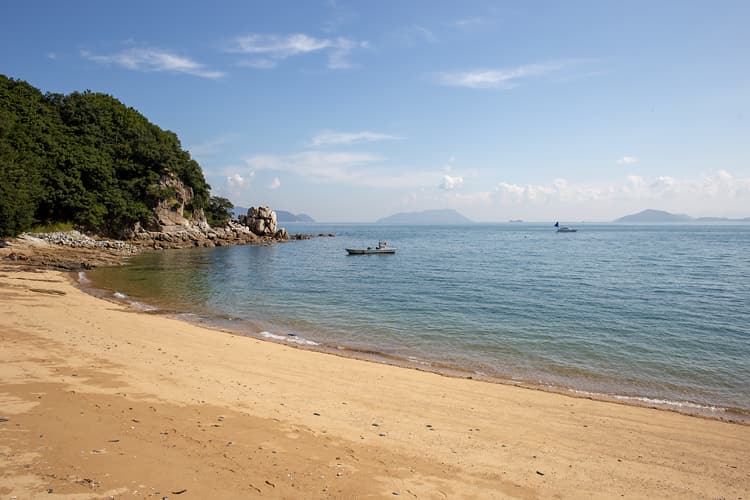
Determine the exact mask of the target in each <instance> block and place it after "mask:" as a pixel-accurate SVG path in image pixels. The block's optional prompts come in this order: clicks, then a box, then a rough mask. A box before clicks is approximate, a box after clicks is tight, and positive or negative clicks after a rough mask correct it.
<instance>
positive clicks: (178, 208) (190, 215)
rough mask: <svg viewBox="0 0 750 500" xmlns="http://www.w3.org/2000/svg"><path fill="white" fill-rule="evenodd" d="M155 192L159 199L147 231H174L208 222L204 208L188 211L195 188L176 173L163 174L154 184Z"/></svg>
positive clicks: (147, 224) (147, 225)
mask: <svg viewBox="0 0 750 500" xmlns="http://www.w3.org/2000/svg"><path fill="white" fill-rule="evenodd" d="M153 192H154V194H155V196H156V198H157V200H158V201H157V202H156V206H155V207H154V213H153V215H152V216H151V217H150V218H149V220H148V222H147V223H146V225H145V226H146V227H145V229H146V230H147V231H150V232H162V233H173V232H177V231H182V230H185V229H187V228H190V226H191V225H194V224H199V223H201V222H203V223H205V222H206V216H205V214H204V213H203V210H202V209H198V210H194V211H192V212H187V213H186V207H190V206H192V205H191V202H192V201H193V189H192V188H191V187H188V186H186V185H185V183H183V182H182V181H181V180H179V179H177V178H176V177H175V176H174V175H171V174H168V175H164V176H162V177H161V178H160V179H159V182H158V183H157V184H156V185H155V186H154V188H153ZM136 230H137V228H136Z"/></svg>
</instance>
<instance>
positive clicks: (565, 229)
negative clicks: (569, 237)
mask: <svg viewBox="0 0 750 500" xmlns="http://www.w3.org/2000/svg"><path fill="white" fill-rule="evenodd" d="M555 227H556V228H557V232H558V233H575V232H577V231H578V229H574V228H572V227H568V226H561V225H560V223H559V222H555Z"/></svg>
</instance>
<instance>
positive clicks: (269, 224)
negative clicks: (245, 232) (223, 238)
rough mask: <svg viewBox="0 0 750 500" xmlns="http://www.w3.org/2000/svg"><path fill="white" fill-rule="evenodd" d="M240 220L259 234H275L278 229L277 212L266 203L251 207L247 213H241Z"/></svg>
mask: <svg viewBox="0 0 750 500" xmlns="http://www.w3.org/2000/svg"><path fill="white" fill-rule="evenodd" d="M238 220H239V222H240V224H243V225H245V226H247V227H248V228H250V231H252V232H253V233H254V234H256V235H257V236H275V235H276V232H277V231H278V228H277V223H276V212H274V211H273V210H271V209H270V208H269V207H267V206H265V205H262V206H260V207H250V208H249V209H248V210H247V215H240V216H239V218H238Z"/></svg>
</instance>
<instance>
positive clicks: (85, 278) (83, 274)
mask: <svg viewBox="0 0 750 500" xmlns="http://www.w3.org/2000/svg"><path fill="white" fill-rule="evenodd" d="M78 283H81V284H82V285H88V284H90V283H91V280H90V279H89V277H88V276H86V272H85V271H78Z"/></svg>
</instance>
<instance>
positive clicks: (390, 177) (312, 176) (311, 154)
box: [246, 151, 441, 189]
mask: <svg viewBox="0 0 750 500" xmlns="http://www.w3.org/2000/svg"><path fill="white" fill-rule="evenodd" d="M246 163H247V166H248V168H250V169H252V170H256V171H259V170H269V171H276V172H288V173H291V174H295V175H299V176H302V177H305V178H307V179H309V180H311V181H315V182H320V183H328V184H347V185H351V186H365V187H371V188H386V189H403V188H414V187H424V186H434V185H435V184H436V183H437V181H438V179H440V178H441V174H440V173H439V172H436V171H425V170H413V169H409V168H396V167H394V166H393V165H389V164H386V162H385V159H384V158H382V157H380V156H377V155H374V154H371V153H352V152H327V151H303V152H300V153H294V154H289V155H256V156H253V157H250V158H248V159H247V160H246Z"/></svg>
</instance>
